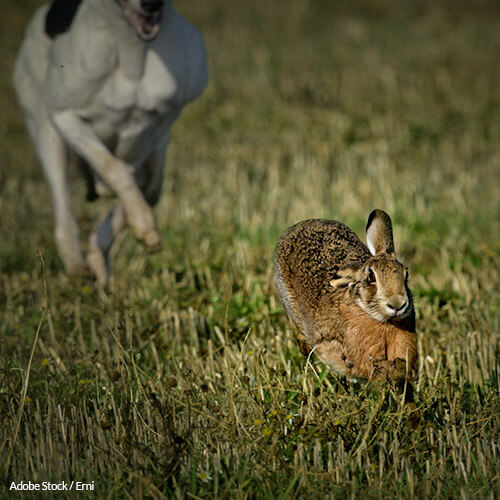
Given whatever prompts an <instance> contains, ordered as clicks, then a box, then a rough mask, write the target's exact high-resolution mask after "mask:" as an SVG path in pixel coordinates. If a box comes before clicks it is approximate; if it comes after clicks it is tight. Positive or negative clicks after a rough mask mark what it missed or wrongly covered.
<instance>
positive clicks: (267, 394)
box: [0, 0, 500, 499]
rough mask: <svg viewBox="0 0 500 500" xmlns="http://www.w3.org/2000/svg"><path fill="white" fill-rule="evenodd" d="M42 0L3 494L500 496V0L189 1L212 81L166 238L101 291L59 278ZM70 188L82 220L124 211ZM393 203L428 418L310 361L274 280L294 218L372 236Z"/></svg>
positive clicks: (1, 180)
mask: <svg viewBox="0 0 500 500" xmlns="http://www.w3.org/2000/svg"><path fill="white" fill-rule="evenodd" d="M41 3H42V2H39V1H36V0H23V1H21V0H19V1H18V2H11V3H10V6H9V7H8V9H3V11H4V12H3V13H2V16H1V17H0V75H1V76H0V106H1V109H2V120H1V122H0V213H1V216H0V339H1V342H0V478H2V484H0V497H2V498H3V497H4V495H5V494H6V492H8V487H9V485H10V483H11V482H12V481H21V480H24V481H28V480H31V481H36V482H41V481H61V480H75V481H86V482H90V481H95V491H93V492H88V493H82V494H81V495H78V498H86V497H89V498H96V497H97V498H161V497H167V498H241V499H244V498H282V499H284V498H321V497H325V498H327V497H328V498H460V499H466V498H481V499H482V498H485V499H493V498H498V495H499V494H500V487H499V469H500V468H499V466H498V464H499V463H500V447H499V432H498V431H499V418H500V404H499V371H498V368H499V367H498V354H499V326H500V325H499V323H500V314H499V306H500V231H499V229H500V227H499V226H500V64H499V63H498V54H499V53H500V29H499V26H500V7H499V4H498V2H496V1H493V0H492V1H486V0H481V1H478V2H465V1H451V0H449V1H447V2H446V1H438V2H434V1H430V0H429V1H420V2H397V1H396V0H394V1H393V0H377V1H375V0H356V1H354V2H349V1H347V0H344V1H335V2H334V1H327V0H309V1H306V0H288V1H285V0H275V1H273V2H266V1H263V0H256V1H252V2H227V1H223V0H212V1H211V2H198V1H195V0H183V1H181V0H177V1H176V4H177V8H178V10H180V12H181V13H183V14H184V15H186V16H187V17H188V18H189V19H190V20H191V21H192V22H194V23H195V24H196V25H197V26H198V27H199V28H200V29H201V31H202V32H203V35H204V37H205V40H206V45H207V51H208V54H209V59H210V73H211V81H210V85H209V87H208V88H207V90H206V92H205V93H204V95H203V96H202V98H200V99H199V100H198V101H196V102H195V103H193V104H192V105H191V106H190V107H189V108H188V109H186V111H185V112H184V114H183V115H182V117H181V118H180V120H179V121H178V123H177V124H176V125H175V127H174V129H173V136H172V141H171V146H170V149H169V158H168V164H167V173H166V179H165V185H164V194H163V197H162V199H161V202H160V204H159V206H158V207H157V209H156V216H157V221H158V224H159V227H160V232H161V236H162V243H163V247H162V250H161V251H160V252H159V253H157V254H154V255H150V254H148V253H147V252H146V251H145V250H144V249H143V248H142V247H141V246H140V245H139V244H138V243H136V241H135V240H134V238H133V237H132V236H131V235H130V234H127V235H125V236H124V237H123V238H122V239H121V240H120V242H119V244H118V245H117V252H116V255H115V258H114V262H113V263H114V279H113V281H112V283H111V286H110V287H109V289H106V290H102V289H98V288H96V287H94V285H93V284H92V282H90V281H86V280H84V279H80V280H77V279H69V278H68V277H66V276H65V275H64V273H63V271H62V264H61V262H60V260H59V258H58V256H57V253H56V249H55V242H54V238H53V235H52V231H53V223H52V212H51V202H50V197H49V192H48V189H47V187H46V185H45V182H44V179H43V175H42V171H41V168H40V167H39V165H38V163H37V161H36V158H35V156H34V151H33V149H32V148H31V146H30V144H29V141H28V138H27V135H26V132H25V129H24V125H23V120H22V116H21V114H20V111H19V109H18V107H17V105H16V104H15V99H14V94H13V91H12V89H11V84H10V75H11V71H12V66H13V61H14V57H15V51H16V49H17V47H18V45H19V43H20V39H21V37H22V33H23V30H24V26H25V24H26V22H27V20H28V18H29V16H30V14H31V13H32V12H33V10H34V8H35V7H36V6H37V5H40V4H41ZM74 183H75V189H74V191H75V200H76V202H75V203H76V208H77V211H78V214H79V218H80V221H81V227H82V233H83V234H84V235H86V234H88V232H89V231H90V229H91V228H92V226H93V224H94V223H95V222H96V219H97V217H98V215H99V214H100V213H101V212H102V211H104V209H105V206H106V204H107V202H103V201H99V202H96V203H94V204H86V203H85V202H84V185H83V182H82V181H81V180H79V179H78V178H76V177H75V181H74ZM374 207H378V208H383V209H385V210H387V211H388V212H389V213H390V214H391V216H392V218H393V222H394V226H395V227H394V231H395V240H396V241H395V242H396V249H397V251H398V252H399V256H400V258H401V260H403V261H404V262H405V263H406V264H408V266H409V268H410V276H411V277H410V285H411V288H412V290H413V292H414V295H415V305H416V311H417V331H418V345H419V363H418V375H417V377H416V384H415V385H416V404H417V407H418V408H419V412H420V415H421V419H420V421H413V420H412V419H411V418H409V414H408V410H407V409H405V407H404V405H403V404H402V403H401V401H400V398H399V397H398V396H397V394H394V393H393V392H392V391H391V389H390V388H389V387H384V386H380V387H374V388H370V387H366V386H365V385H364V384H359V383H358V384H354V383H349V382H347V381H345V380H342V379H340V378H337V377H336V376H334V375H332V374H328V373H327V372H326V371H325V369H324V367H323V366H322V365H321V364H320V363H318V362H317V361H315V360H314V359H312V360H311V363H310V364H307V363H306V359H305V358H304V357H303V356H302V355H301V354H300V352H299V350H298V347H297V346H296V345H295V341H294V339H293V335H292V332H291V329H290V325H289V324H288V322H287V319H286V317H285V314H284V311H283V309H282V307H281V305H280V302H279V297H278V295H277V291H276V289H275V284H274V275H273V263H272V251H273V248H274V245H275V242H276V240H277V237H278V236H279V234H280V233H281V232H282V231H284V230H285V229H286V228H287V227H288V226H289V225H291V224H293V223H295V222H297V221H299V220H302V219H306V218H311V217H326V218H333V219H337V220H342V221H345V222H346V223H348V224H349V225H351V227H352V228H353V229H354V230H356V231H357V232H358V233H359V234H362V233H363V229H364V223H365V219H366V217H367V215H368V213H369V211H370V210H371V209H372V208H374ZM32 353H33V357H32V359H31V358H30V356H31V354H32ZM2 489H3V490H2Z"/></svg>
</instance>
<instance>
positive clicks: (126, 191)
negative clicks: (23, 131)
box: [52, 110, 160, 247]
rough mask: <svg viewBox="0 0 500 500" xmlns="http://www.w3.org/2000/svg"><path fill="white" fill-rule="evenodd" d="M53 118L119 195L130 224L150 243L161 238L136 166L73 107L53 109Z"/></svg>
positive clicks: (75, 147) (71, 142) (70, 141)
mask: <svg viewBox="0 0 500 500" xmlns="http://www.w3.org/2000/svg"><path fill="white" fill-rule="evenodd" d="M52 121H53V122H54V124H55V126H56V127H57V129H58V130H59V132H60V134H61V135H62V136H63V137H64V139H65V141H66V142H67V143H68V144H70V145H71V147H72V148H73V149H74V150H75V151H76V152H77V153H78V154H80V155H81V156H82V157H83V158H85V160H86V161H87V162H88V163H89V165H91V166H92V167H93V168H94V169H95V171H96V172H97V173H98V174H99V175H100V176H101V177H102V178H103V179H104V181H105V182H106V183H107V184H108V185H109V186H110V187H111V189H112V190H113V191H114V192H115V193H116V194H117V196H118V197H119V199H120V201H121V203H122V205H123V209H124V211H125V216H126V219H127V222H128V224H129V225H130V227H131V228H132V230H133V232H134V234H135V235H136V237H137V238H138V239H139V240H141V241H142V242H143V243H144V244H145V245H146V246H148V247H156V246H158V244H159V241H160V238H159V235H158V232H157V231H156V228H155V222H154V218H153V212H152V210H151V207H150V206H149V205H148V203H147V202H146V200H145V199H144V196H143V194H142V192H141V190H140V189H139V187H138V186H137V184H136V182H135V179H134V175H133V171H132V168H131V167H130V166H129V165H127V164H126V163H125V162H123V161H122V160H120V159H119V158H116V157H115V156H114V155H112V154H111V152H110V151H109V150H108V149H107V148H106V146H105V145H104V144H103V143H102V142H101V141H100V140H99V138H98V137H97V136H96V134H95V132H94V131H93V129H92V127H91V126H90V125H89V124H88V123H86V122H85V121H83V120H82V119H80V117H79V116H78V115H77V113H76V112H74V111H71V110H65V111H56V112H53V113H52Z"/></svg>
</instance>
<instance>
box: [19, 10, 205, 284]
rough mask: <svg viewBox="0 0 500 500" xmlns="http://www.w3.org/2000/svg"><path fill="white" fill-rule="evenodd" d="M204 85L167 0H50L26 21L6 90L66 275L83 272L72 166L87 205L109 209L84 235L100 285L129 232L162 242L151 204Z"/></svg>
mask: <svg viewBox="0 0 500 500" xmlns="http://www.w3.org/2000/svg"><path fill="white" fill-rule="evenodd" d="M206 83H207V68H206V57H205V49H204V45H203V40H202V37H201V35H200V34H199V32H198V31H197V30H196V28H194V27H193V26H192V25H191V24H189V23H188V22H187V21H186V20H185V19H184V18H182V17H181V16H180V15H179V14H177V13H176V12H175V11H174V10H173V8H172V6H171V0H55V2H53V4H52V6H48V5H47V6H44V7H41V8H40V9H39V10H38V11H37V12H36V13H35V15H34V17H33V19H32V20H31V22H30V24H29V26H28V28H27V31H26V34H25V38H24V41H23V43H22V46H21V49H20V52H19V55H18V59H17V62H16V66H15V70H14V86H15V88H16V91H17V94H18V97H19V101H20V103H21V106H22V108H23V110H24V112H25V113H26V122H27V126H28V130H29V133H30V136H31V139H32V141H33V143H34V146H35V148H36V151H37V153H38V156H39V159H40V161H41V163H42V165H43V169H44V171H45V174H46V177H47V180H48V183H49V186H50V189H51V192H52V197H53V202H54V211H55V236H56V241H57V245H58V250H59V253H60V256H61V258H62V260H63V262H64V266H65V268H66V271H67V272H68V273H70V274H72V273H79V272H81V271H82V270H84V269H86V267H87V266H86V265H85V261H84V259H83V255H82V250H81V246H80V241H79V234H78V226H77V223H76V220H75V216H74V213H73V209H72V206H71V195H70V187H69V184H68V174H67V167H68V164H69V159H70V157H72V156H74V157H76V158H77V159H78V162H79V163H80V164H81V166H82V167H83V169H84V170H85V171H86V172H87V174H88V175H87V177H88V181H89V193H88V197H90V198H93V197H95V196H96V195H97V194H105V192H106V191H110V190H111V191H112V192H114V193H115V194H116V195H117V197H118V202H117V204H116V205H115V207H114V208H113V209H112V210H111V211H110V212H109V213H108V214H107V216H106V217H105V218H104V219H103V220H102V221H101V223H100V224H99V225H98V227H97V228H96V229H95V230H94V232H93V233H92V234H91V235H90V238H89V248H88V256H87V265H88V266H89V267H90V269H91V271H92V272H93V273H94V274H95V276H96V277H97V280H98V281H99V282H100V283H106V282H107V280H108V273H109V263H108V254H109V250H110V248H111V246H112V244H113V241H114V239H115V237H116V235H117V234H118V233H119V232H120V231H121V230H122V229H123V228H124V227H125V225H126V224H128V225H129V226H130V227H131V229H132V230H133V232H134V234H135V235H136V237H137V238H138V239H139V240H141V241H142V242H143V243H144V244H145V245H147V246H148V247H156V246H157V245H158V244H159V236H158V232H157V230H156V227H155V222H154V219H153V213H152V208H151V207H152V206H153V205H154V204H155V203H156V202H157V200H158V197H159V194H160V190H161V185H162V177H163V168H164V164H165V153H166V148H167V144H168V141H169V131H170V127H171V125H172V123H173V122H174V121H175V119H176V118H177V117H178V116H179V113H180V112H181V110H182V108H183V106H184V105H185V104H186V103H188V102H189V101H191V100H192V99H194V98H195V97H197V96H198V95H199V94H200V93H201V92H202V91H203V89H204V88H205V86H206Z"/></svg>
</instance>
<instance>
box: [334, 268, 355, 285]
mask: <svg viewBox="0 0 500 500" xmlns="http://www.w3.org/2000/svg"><path fill="white" fill-rule="evenodd" d="M359 278H360V276H359V269H355V268H352V267H347V268H345V269H340V270H339V271H335V274H334V275H333V278H332V279H331V280H330V286H331V287H333V288H342V287H345V286H349V285H352V284H354V283H356V282H357V281H359Z"/></svg>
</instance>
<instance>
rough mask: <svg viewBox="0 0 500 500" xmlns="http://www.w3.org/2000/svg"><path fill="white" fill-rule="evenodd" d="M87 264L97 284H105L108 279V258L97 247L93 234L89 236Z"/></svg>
mask: <svg viewBox="0 0 500 500" xmlns="http://www.w3.org/2000/svg"><path fill="white" fill-rule="evenodd" d="M87 266H88V268H89V269H90V272H91V273H92V275H93V276H94V277H95V279H96V281H97V283H98V284H99V285H101V286H105V285H107V283H108V280H109V265H108V259H107V258H106V256H105V255H104V253H103V252H102V250H101V248H100V247H99V244H98V243H97V237H96V236H95V234H92V235H91V236H90V238H89V251H88V253H87Z"/></svg>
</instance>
